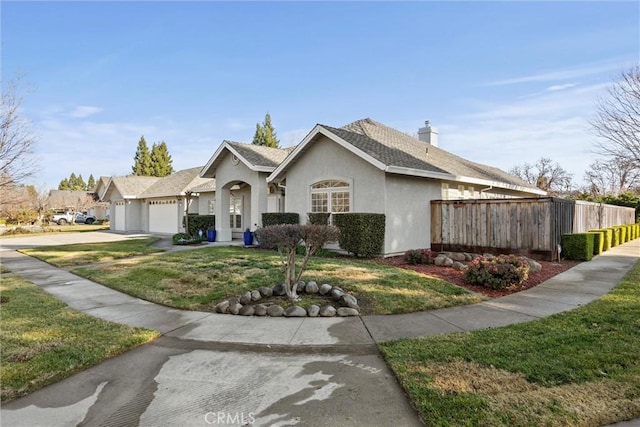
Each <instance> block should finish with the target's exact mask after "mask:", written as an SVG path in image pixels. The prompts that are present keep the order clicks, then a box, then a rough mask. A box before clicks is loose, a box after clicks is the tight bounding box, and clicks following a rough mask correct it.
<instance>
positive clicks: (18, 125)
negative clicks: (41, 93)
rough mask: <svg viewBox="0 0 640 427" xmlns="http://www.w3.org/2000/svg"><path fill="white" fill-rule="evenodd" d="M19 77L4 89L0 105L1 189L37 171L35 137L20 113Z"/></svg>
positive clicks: (17, 182) (28, 123)
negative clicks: (34, 152) (34, 153)
mask: <svg viewBox="0 0 640 427" xmlns="http://www.w3.org/2000/svg"><path fill="white" fill-rule="evenodd" d="M19 82H20V78H19V77H18V78H16V80H11V81H9V82H8V83H7V84H6V88H3V89H4V90H3V92H2V106H1V108H0V189H4V188H6V187H9V186H15V185H17V184H19V183H21V182H22V181H24V180H25V179H27V178H29V177H31V176H32V175H33V174H34V173H35V171H36V163H35V158H34V156H33V148H34V145H35V137H34V136H33V134H32V133H31V129H30V122H29V121H28V120H26V119H25V118H24V117H22V116H21V110H20V107H21V105H22V98H21V97H20V96H19V95H18V88H19Z"/></svg>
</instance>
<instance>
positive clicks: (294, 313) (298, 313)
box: [284, 305, 307, 317]
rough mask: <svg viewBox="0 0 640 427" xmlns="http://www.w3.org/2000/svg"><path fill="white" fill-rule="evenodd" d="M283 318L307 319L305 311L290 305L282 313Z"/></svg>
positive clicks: (297, 306)
mask: <svg viewBox="0 0 640 427" xmlns="http://www.w3.org/2000/svg"><path fill="white" fill-rule="evenodd" d="M284 317H307V310H305V309H304V308H302V307H300V306H299V305H292V306H291V307H287V309H286V310H285V311H284Z"/></svg>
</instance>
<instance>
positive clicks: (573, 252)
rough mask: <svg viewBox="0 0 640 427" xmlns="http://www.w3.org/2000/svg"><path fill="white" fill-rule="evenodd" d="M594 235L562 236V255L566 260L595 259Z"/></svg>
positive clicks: (576, 234)
mask: <svg viewBox="0 0 640 427" xmlns="http://www.w3.org/2000/svg"><path fill="white" fill-rule="evenodd" d="M594 240H595V237H594V234H593V233H575V234H563V235H562V254H563V255H564V257H565V258H566V259H573V260H576V261H589V260H591V259H592V258H593V242H594Z"/></svg>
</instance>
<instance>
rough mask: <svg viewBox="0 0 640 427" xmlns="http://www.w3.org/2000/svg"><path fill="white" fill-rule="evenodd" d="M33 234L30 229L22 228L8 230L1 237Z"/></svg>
mask: <svg viewBox="0 0 640 427" xmlns="http://www.w3.org/2000/svg"><path fill="white" fill-rule="evenodd" d="M31 233H33V232H32V231H31V230H30V229H28V228H24V227H15V228H8V229H6V230H5V231H4V233H2V234H1V235H2V236H13V235H17V234H31Z"/></svg>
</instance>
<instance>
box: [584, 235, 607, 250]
mask: <svg viewBox="0 0 640 427" xmlns="http://www.w3.org/2000/svg"><path fill="white" fill-rule="evenodd" d="M587 233H589V234H593V254H594V255H600V254H601V253H602V252H604V232H603V231H588V232H587Z"/></svg>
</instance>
